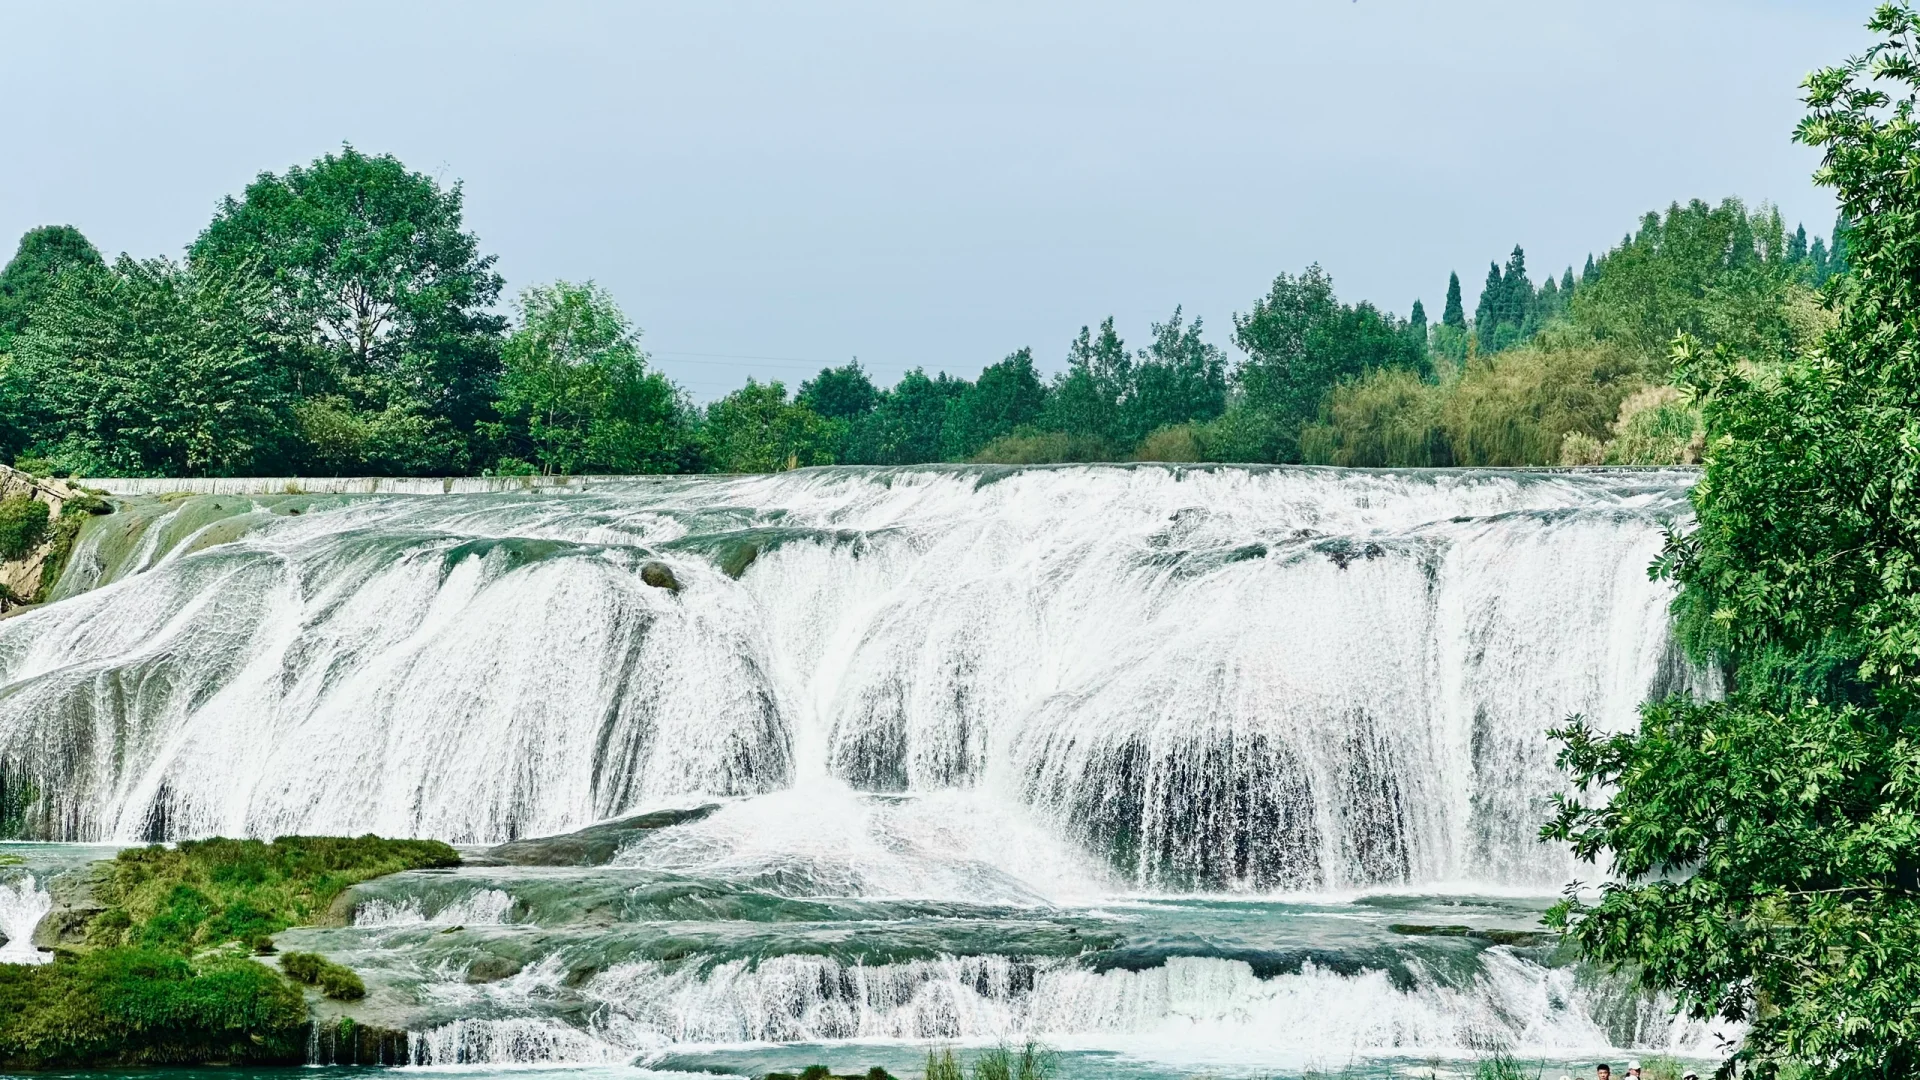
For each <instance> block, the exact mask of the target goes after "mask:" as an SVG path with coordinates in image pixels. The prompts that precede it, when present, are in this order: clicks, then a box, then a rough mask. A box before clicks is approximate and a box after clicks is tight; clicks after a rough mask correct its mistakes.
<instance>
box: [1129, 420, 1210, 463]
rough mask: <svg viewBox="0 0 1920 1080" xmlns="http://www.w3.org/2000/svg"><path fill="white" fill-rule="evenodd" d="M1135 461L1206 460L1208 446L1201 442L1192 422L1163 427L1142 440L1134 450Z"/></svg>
mask: <svg viewBox="0 0 1920 1080" xmlns="http://www.w3.org/2000/svg"><path fill="white" fill-rule="evenodd" d="M1133 459H1134V460H1135V461H1205V460H1207V451H1206V447H1204V446H1202V445H1201V443H1200V438H1199V436H1198V435H1197V434H1195V431H1194V426H1193V425H1192V424H1174V425H1171V426H1169V427H1163V428H1161V429H1159V430H1158V431H1155V432H1154V433H1153V434H1151V435H1148V436H1147V437H1146V438H1144V439H1141V440H1140V446H1139V448H1138V449H1136V450H1134V452H1133Z"/></svg>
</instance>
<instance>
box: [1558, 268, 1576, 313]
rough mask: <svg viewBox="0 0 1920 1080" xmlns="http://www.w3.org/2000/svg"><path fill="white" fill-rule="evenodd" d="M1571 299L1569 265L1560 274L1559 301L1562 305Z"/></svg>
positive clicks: (1571, 277) (1571, 283)
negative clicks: (1565, 270)
mask: <svg viewBox="0 0 1920 1080" xmlns="http://www.w3.org/2000/svg"><path fill="white" fill-rule="evenodd" d="M1571 299H1573V267H1571V266H1569V267H1567V272H1566V273H1564V274H1562V275H1560V303H1561V304H1563V305H1564V304H1565V303H1566V302H1567V301H1568V300H1571Z"/></svg>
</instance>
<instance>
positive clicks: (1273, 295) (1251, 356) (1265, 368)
mask: <svg viewBox="0 0 1920 1080" xmlns="http://www.w3.org/2000/svg"><path fill="white" fill-rule="evenodd" d="M1233 325H1234V335H1233V336H1234V341H1235V342H1236V343H1237V344H1238V345H1239V346H1240V348H1241V349H1242V350H1243V351H1244V352H1245V353H1246V354H1247V359H1246V360H1245V361H1244V362H1243V363H1242V364H1241V365H1240V367H1239V369H1238V370H1237V371H1236V372H1235V382H1236V384H1237V387H1236V388H1237V389H1238V391H1239V395H1238V400H1237V401H1236V403H1235V404H1236V406H1237V408H1236V410H1235V412H1236V413H1238V414H1241V415H1230V416H1229V418H1228V422H1227V423H1226V424H1225V426H1224V428H1223V430H1224V431H1227V432H1233V431H1235V430H1247V431H1251V432H1264V433H1265V434H1260V435H1259V436H1258V437H1235V438H1234V439H1232V440H1230V444H1231V445H1233V446H1235V448H1236V450H1237V449H1238V448H1239V447H1241V446H1246V447H1255V446H1257V447H1259V453H1260V454H1261V456H1263V457H1265V456H1267V455H1273V456H1277V457H1280V458H1283V459H1285V460H1295V461H1297V460H1299V445H1298V438H1299V430H1300V427H1301V426H1302V425H1303V424H1305V423H1306V422H1307V421H1309V420H1311V419H1312V418H1313V417H1314V416H1315V415H1316V414H1317V413H1318V411H1319V408H1320V403H1321V401H1322V400H1323V399H1324V398H1325V397H1326V395H1327V392H1328V391H1329V390H1331V389H1333V387H1334V386H1335V385H1336V384H1338V383H1340V382H1342V381H1344V380H1347V379H1352V378H1355V377H1358V376H1360V375H1364V374H1366V373H1367V372H1369V371H1373V370H1376V369H1379V368H1395V369H1403V370H1408V371H1414V372H1417V373H1420V374H1426V373H1427V372H1428V371H1429V370H1430V367H1431V364H1430V361H1429V359H1428V356H1427V349H1426V345H1425V343H1424V342H1420V341H1416V340H1415V339H1414V337H1413V335H1412V334H1411V333H1410V332H1409V331H1408V327H1407V325H1406V324H1405V323H1404V322H1403V321H1401V320H1400V319H1397V318H1395V317H1394V316H1393V315H1391V314H1388V313H1385V312H1382V311H1380V310H1379V309H1378V308H1376V307H1374V306H1373V305H1372V304H1369V303H1367V302H1365V301H1361V302H1360V303H1358V304H1351V305H1348V304H1342V303H1340V301H1339V300H1338V299H1336V298H1335V297H1334V294H1333V279H1332V278H1331V277H1329V276H1327V273H1326V271H1324V270H1322V269H1321V268H1320V267H1319V266H1318V265H1314V266H1309V267H1307V269H1306V271H1305V272H1304V273H1302V274H1301V275H1300V276H1298V277H1293V276H1291V275H1288V274H1281V275H1280V276H1279V277H1277V278H1275V279H1274V282H1273V287H1272V288H1271V289H1270V290H1268V292H1267V295H1266V296H1264V297H1261V298H1260V299H1259V300H1258V301H1256V302H1255V303H1254V305H1253V310H1252V311H1250V312H1248V313H1247V314H1245V315H1235V316H1234V318H1233ZM1233 456H1234V457H1236V458H1239V459H1241V460H1248V459H1250V458H1251V454H1244V453H1234V454H1233ZM1270 459H1271V458H1269V460H1270Z"/></svg>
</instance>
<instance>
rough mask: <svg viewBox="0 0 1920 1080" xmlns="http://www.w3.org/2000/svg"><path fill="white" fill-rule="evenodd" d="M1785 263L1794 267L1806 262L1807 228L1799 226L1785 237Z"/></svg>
mask: <svg viewBox="0 0 1920 1080" xmlns="http://www.w3.org/2000/svg"><path fill="white" fill-rule="evenodd" d="M1787 261H1788V262H1790V263H1792V264H1794V265H1795V266H1798V265H1800V264H1801V263H1803V262H1806V261H1807V227H1806V226H1805V225H1802V226H1800V227H1799V228H1796V229H1794V230H1793V235H1792V236H1789V237H1787Z"/></svg>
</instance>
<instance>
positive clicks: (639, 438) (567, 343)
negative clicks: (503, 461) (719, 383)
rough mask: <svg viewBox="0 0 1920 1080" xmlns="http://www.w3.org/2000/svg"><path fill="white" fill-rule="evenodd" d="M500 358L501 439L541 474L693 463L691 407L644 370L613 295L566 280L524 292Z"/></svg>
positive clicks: (633, 333)
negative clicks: (517, 317)
mask: <svg viewBox="0 0 1920 1080" xmlns="http://www.w3.org/2000/svg"><path fill="white" fill-rule="evenodd" d="M518 307H519V310H520V325H519V326H518V327H517V328H516V329H515V330H514V332H513V334H512V336H510V337H509V338H508V339H507V343H506V346H505V348H504V349H503V350H502V352H503V358H504V361H505V370H504V371H503V372H502V374H501V377H500V397H499V400H498V401H497V402H496V403H495V408H497V409H498V411H499V413H500V416H501V422H500V423H499V424H498V425H497V426H496V427H495V431H496V432H497V433H498V436H499V438H501V440H502V441H504V442H506V443H508V444H509V445H510V446H511V448H512V449H513V450H514V451H517V452H518V453H517V454H516V455H515V456H516V457H518V458H520V460H524V461H527V462H529V463H530V464H532V465H534V466H535V467H536V468H538V469H539V470H540V471H542V472H548V473H552V472H563V473H579V472H611V473H659V472H678V471H682V470H684V469H686V468H689V467H690V466H691V465H692V464H693V463H694V460H695V457H696V452H695V441H694V437H693V424H692V415H691V407H690V406H689V405H688V404H687V402H686V400H685V396H684V395H683V394H681V392H680V391H679V389H678V388H676V387H675V386H674V385H673V384H672V383H671V382H669V381H668V380H667V378H666V376H664V375H662V374H660V373H659V372H656V371H649V370H647V358H646V355H645V354H644V353H642V352H641V351H640V345H639V337H640V335H639V332H638V331H637V330H635V329H634V328H633V325H632V324H631V323H629V322H628V321H627V318H626V316H625V315H624V314H623V313H622V312H621V311H620V307H619V305H618V304H616V303H615V302H614V300H613V297H612V296H610V295H609V294H608V293H607V292H606V290H604V289H601V288H600V287H599V286H597V285H594V284H593V283H592V282H587V283H586V284H574V283H572V282H566V281H559V282H555V283H554V284H552V285H550V286H534V287H533V288H530V289H527V290H526V291H525V292H523V293H521V295H520V299H519V303H518Z"/></svg>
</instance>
